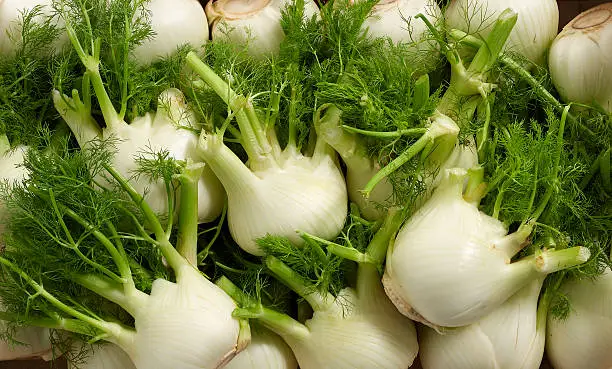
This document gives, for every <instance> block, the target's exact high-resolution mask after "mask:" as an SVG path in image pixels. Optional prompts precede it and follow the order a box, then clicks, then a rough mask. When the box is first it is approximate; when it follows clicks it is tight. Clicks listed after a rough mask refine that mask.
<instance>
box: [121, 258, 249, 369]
mask: <svg viewBox="0 0 612 369" xmlns="http://www.w3.org/2000/svg"><path fill="white" fill-rule="evenodd" d="M177 273H178V274H179V275H180V279H179V280H178V281H177V283H173V282H169V281H167V280H165V279H157V280H155V282H153V287H152V289H151V293H150V295H149V296H142V297H141V299H142V302H140V303H135V304H133V306H132V307H131V310H132V311H133V312H132V315H133V316H134V319H135V329H136V331H135V333H133V334H124V335H119V336H118V337H117V338H115V340H114V341H115V343H117V344H118V345H119V346H120V347H121V348H123V349H124V350H125V351H126V352H127V353H128V355H129V356H130V358H131V359H132V361H133V362H134V364H135V365H136V367H137V368H139V369H167V368H181V369H204V368H206V369H208V368H219V367H221V365H222V364H224V363H225V362H226V361H228V360H229V359H231V357H233V355H234V354H235V347H236V344H237V342H238V332H239V326H238V321H237V320H236V319H234V318H232V311H233V310H234V309H235V308H236V304H235V303H234V301H233V300H232V299H231V298H230V297H229V296H228V295H226V294H225V293H224V292H223V291H222V290H221V289H219V288H218V287H217V286H216V285H215V284H214V283H212V282H211V281H209V280H208V279H207V278H206V277H204V276H203V275H201V274H200V272H198V271H197V270H196V269H195V268H193V267H191V266H189V265H184V266H182V267H181V269H179V270H178V271H177ZM178 338H180V339H178Z"/></svg>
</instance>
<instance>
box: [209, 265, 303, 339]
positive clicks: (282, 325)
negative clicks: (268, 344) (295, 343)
mask: <svg viewBox="0 0 612 369" xmlns="http://www.w3.org/2000/svg"><path fill="white" fill-rule="evenodd" d="M215 284H216V285H217V286H219V288H221V289H222V290H223V291H225V293H227V294H228V295H229V296H230V297H231V298H232V299H234V301H236V302H237V303H238V304H239V305H241V306H254V305H255V306H256V307H255V308H253V309H236V310H235V311H234V314H233V315H234V316H235V317H238V318H243V319H244V318H246V319H257V320H259V321H260V322H261V323H263V325H265V326H266V327H267V328H269V329H270V330H272V331H273V332H275V333H276V334H278V335H280V336H283V337H294V338H303V337H307V336H308V334H309V333H310V332H309V331H308V328H307V327H306V326H305V325H303V324H301V323H300V322H298V321H296V320H295V319H293V318H291V317H289V316H288V315H286V314H282V313H279V312H276V311H274V310H272V309H268V308H266V307H263V306H261V304H257V303H255V301H253V299H252V298H250V297H249V296H247V295H246V294H245V293H244V292H242V290H241V289H239V288H238V287H237V286H236V285H235V284H233V283H232V282H231V281H230V280H229V279H228V278H226V277H221V278H219V279H218V280H217V282H215Z"/></svg>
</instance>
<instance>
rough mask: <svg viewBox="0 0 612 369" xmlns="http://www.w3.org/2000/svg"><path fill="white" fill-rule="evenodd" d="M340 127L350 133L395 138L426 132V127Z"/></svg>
mask: <svg viewBox="0 0 612 369" xmlns="http://www.w3.org/2000/svg"><path fill="white" fill-rule="evenodd" d="M342 128H343V129H344V130H345V131H348V132H351V133H358V134H360V135H363V136H369V137H379V138H397V137H402V136H418V135H422V134H424V133H425V132H427V128H406V129H398V130H397V131H391V132H377V131H366V130H364V129H359V128H355V127H351V126H347V125H344V124H343V125H342Z"/></svg>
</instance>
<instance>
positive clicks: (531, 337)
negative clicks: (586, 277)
mask: <svg viewBox="0 0 612 369" xmlns="http://www.w3.org/2000/svg"><path fill="white" fill-rule="evenodd" d="M542 282H543V278H538V279H534V280H533V281H531V282H530V283H528V284H527V285H526V286H525V287H523V288H522V289H521V290H519V291H518V292H517V293H516V294H514V295H513V296H512V297H510V298H509V299H508V300H507V301H506V302H504V303H503V304H502V305H501V306H500V307H499V308H497V309H496V310H494V311H493V312H492V313H491V314H489V315H487V316H486V317H484V318H482V319H481V320H479V321H478V322H476V323H474V324H471V325H468V326H466V327H461V328H457V329H453V330H450V331H449V332H446V334H440V333H438V332H436V331H435V330H433V329H431V328H429V327H425V326H424V327H423V328H422V330H421V331H419V344H420V351H419V355H420V358H421V365H422V366H423V369H448V368H453V369H491V368H495V369H538V368H539V367H540V363H541V361H542V357H543V355H544V339H545V336H546V307H545V306H544V305H542V306H540V307H538V297H539V295H540V289H541V287H542Z"/></svg>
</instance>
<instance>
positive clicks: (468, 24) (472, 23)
mask: <svg viewBox="0 0 612 369" xmlns="http://www.w3.org/2000/svg"><path fill="white" fill-rule="evenodd" d="M506 8H512V9H513V10H514V11H515V12H516V13H517V14H518V20H517V22H516V26H515V27H514V29H513V30H512V32H511V33H510V37H509V38H508V41H507V42H506V48H507V49H508V50H510V51H513V52H517V53H519V54H521V55H523V56H524V57H526V58H527V59H528V60H530V61H531V62H533V63H536V64H542V63H543V62H544V57H545V56H546V52H547V50H548V48H549V47H550V44H551V42H552V41H553V39H554V38H555V36H556V35H557V28H558V27H559V8H558V6H557V2H556V1H555V0H537V1H532V0H518V1H513V2H512V3H508V2H507V1H504V0H452V1H451V2H450V4H449V6H448V8H447V9H446V13H445V19H446V24H447V26H448V27H449V28H456V29H459V30H461V31H464V32H466V33H468V34H477V35H479V36H481V37H483V38H486V37H487V35H488V34H489V33H490V32H491V30H492V28H493V24H494V22H495V20H496V19H497V17H498V15H499V14H500V13H501V12H502V11H503V10H504V9H506Z"/></svg>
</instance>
